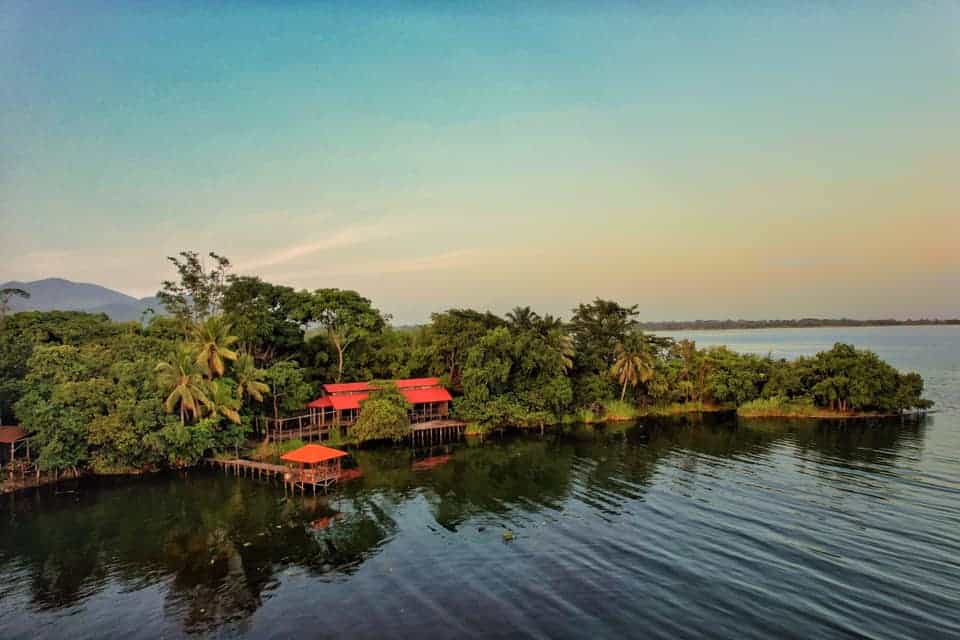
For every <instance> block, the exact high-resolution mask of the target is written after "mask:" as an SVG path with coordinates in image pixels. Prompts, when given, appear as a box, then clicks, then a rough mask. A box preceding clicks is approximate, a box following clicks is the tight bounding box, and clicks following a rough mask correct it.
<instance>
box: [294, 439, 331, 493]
mask: <svg viewBox="0 0 960 640" xmlns="http://www.w3.org/2000/svg"><path fill="white" fill-rule="evenodd" d="M346 455H347V453H346V451H340V450H339V449H332V448H330V447H325V446H323V445H320V444H307V445H304V446H302V447H300V448H299V449H295V450H293V451H291V452H289V453H285V454H283V455H282V456H280V459H281V460H283V461H284V462H287V463H289V464H288V466H289V467H290V471H289V472H288V473H287V476H286V477H285V478H284V480H285V482H287V483H289V484H290V485H292V486H293V489H294V491H296V489H297V487H300V492H301V493H303V492H304V491H306V487H307V486H312V487H313V492H314V493H316V492H317V486H318V485H319V486H321V487H323V488H324V489H326V488H327V487H329V486H330V485H331V484H333V483H335V482H336V481H337V479H338V478H339V477H340V472H341V461H342V459H343V458H344V457H345V456H346Z"/></svg>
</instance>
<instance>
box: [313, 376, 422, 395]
mask: <svg viewBox="0 0 960 640" xmlns="http://www.w3.org/2000/svg"><path fill="white" fill-rule="evenodd" d="M393 383H394V384H395V385H397V388H398V389H415V388H417V387H439V386H440V378H404V379H402V380H394V381H393ZM323 388H324V390H325V391H326V392H327V393H331V394H337V393H357V392H362V391H370V390H371V389H372V388H373V387H372V386H371V385H370V383H369V382H337V383H331V384H325V385H323Z"/></svg>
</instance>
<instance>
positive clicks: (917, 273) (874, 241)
mask: <svg viewBox="0 0 960 640" xmlns="http://www.w3.org/2000/svg"><path fill="white" fill-rule="evenodd" d="M515 4H517V3H513V2H505V3H502V4H501V3H490V2H473V3H464V4H457V5H456V6H454V5H453V4H450V3H446V2H430V3H427V2H424V3H417V4H410V5H407V6H406V7H404V6H402V5H401V3H399V2H383V3H361V2H341V3H326V4H321V3H312V2H286V3H285V2H263V3H255V2H210V3H198V2H184V3H161V2H159V1H154V2H138V3H129V4H124V3H120V2H109V3H89V2H87V3H85V2H79V3H62V4H47V3H43V2H37V1H35V0H31V1H29V2H22V3H20V2H9V1H7V2H4V3H2V4H0V78H3V80H2V82H0V118H2V120H0V145H2V146H0V223H2V229H0V234H2V235H0V254H2V260H0V281H3V280H7V279H36V278H42V277H49V276H61V277H66V278H70V279H73V280H80V281H90V282H97V283H99V284H103V285H106V286H110V287H114V288H117V289H120V290H122V291H125V292H128V293H132V294H134V295H149V294H152V293H153V292H154V291H156V288H157V285H158V283H159V281H160V280H161V279H162V278H164V277H168V276H169V275H170V272H169V270H168V269H167V266H166V264H165V262H164V256H166V255H170V254H172V253H175V252H177V251H178V250H180V249H184V248H192V249H196V250H199V251H208V250H211V249H212V250H217V251H219V252H221V253H224V254H226V255H227V256H229V257H230V258H231V259H232V260H233V261H234V263H235V264H236V270H237V271H239V272H242V273H256V274H259V275H261V276H262V277H264V278H266V279H268V280H270V281H274V282H279V283H285V284H290V285H293V286H296V287H307V288H317V287H331V286H336V287H346V288H354V289H357V290H359V291H360V292H361V293H363V294H364V295H366V296H368V297H370V298H372V299H373V300H374V301H375V302H376V303H377V304H378V305H379V306H380V307H381V308H383V309H384V310H385V311H387V312H389V313H392V314H393V315H394V317H395V320H396V321H398V322H412V321H419V320H423V319H425V318H426V317H427V315H428V314H429V312H431V311H436V310H440V309H443V308H446V307H449V306H471V307H476V308H491V309H493V310H495V311H498V312H502V311H505V310H507V309H509V308H510V307H512V306H513V305H515V304H521V303H523V304H531V305H532V306H534V307H535V308H538V309H540V310H541V311H545V312H553V313H559V314H562V315H567V314H568V311H569V309H570V307H571V306H573V305H574V304H575V303H576V302H578V301H585V300H589V299H591V298H593V297H595V296H602V297H611V298H615V299H618V300H621V301H623V302H627V303H639V304H640V306H641V310H642V316H643V317H644V318H645V319H651V320H652V319H666V318H677V319H692V318H718V317H747V318H769V317H799V316H811V315H813V316H840V315H846V316H853V317H876V316H884V317H887V316H895V317H907V316H915V317H916V316H921V315H926V316H958V315H960V295H958V293H957V292H958V291H960V3H957V2H942V3H938V2H923V3H920V2H917V3H903V2H900V3H890V4H889V5H884V3H880V2H871V3H861V2H850V3H829V4H828V3H814V4H812V5H811V4H808V3H794V2H784V3H782V4H771V3H762V4H760V3H729V4H717V3H710V4H707V3H704V4H702V5H701V4H696V3H689V2H682V3H676V4H671V3H666V2H650V3H627V2H623V3H603V2H599V3H598V2H583V3H581V4H575V3H561V2H553V3H543V4H539V3H519V4H520V5H521V6H515ZM800 4H803V5H804V8H799V7H798V6H797V5H800ZM867 5H869V6H870V7H871V8H870V9H869V10H864V9H863V8H862V7H864V6H867ZM203 7H205V8H203Z"/></svg>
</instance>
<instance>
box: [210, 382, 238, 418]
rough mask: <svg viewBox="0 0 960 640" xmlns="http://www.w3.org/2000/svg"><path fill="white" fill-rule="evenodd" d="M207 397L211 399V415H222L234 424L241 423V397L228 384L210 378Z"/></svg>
mask: <svg viewBox="0 0 960 640" xmlns="http://www.w3.org/2000/svg"><path fill="white" fill-rule="evenodd" d="M207 397H208V398H209V401H210V404H209V405H208V406H207V408H208V409H209V411H210V415H220V416H223V417H224V418H226V419H227V420H229V421H230V422H232V423H233V424H240V411H239V409H240V399H239V398H237V396H236V395H235V394H234V393H233V390H232V389H231V388H230V387H229V386H228V385H227V384H225V383H223V382H221V381H218V380H208V381H207Z"/></svg>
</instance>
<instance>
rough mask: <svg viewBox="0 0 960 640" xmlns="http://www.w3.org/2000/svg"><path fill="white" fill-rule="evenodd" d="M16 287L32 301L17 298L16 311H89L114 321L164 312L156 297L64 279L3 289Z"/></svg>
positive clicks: (13, 307) (13, 302) (14, 284)
mask: <svg viewBox="0 0 960 640" xmlns="http://www.w3.org/2000/svg"><path fill="white" fill-rule="evenodd" d="M8 287H15V288H17V289H23V290H24V291H27V292H29V293H30V297H29V298H26V299H24V298H21V297H19V296H13V297H12V298H11V299H10V308H11V310H12V311H14V312H17V311H52V310H54V309H57V310H60V311H88V312H90V313H105V314H107V315H108V316H109V317H110V318H111V319H113V320H117V321H119V322H123V321H126V320H139V319H140V317H141V314H142V313H143V312H144V310H146V309H147V308H152V309H153V310H154V311H155V312H157V313H160V311H161V309H162V308H163V307H162V305H161V304H160V301H159V300H157V298H156V297H155V296H150V297H148V298H140V299H137V298H134V297H133V296H128V295H127V294H125V293H120V292H119V291H114V290H113V289H108V288H106V287H101V286H100V285H98V284H90V283H87V282H71V281H70V280H64V279H63V278H46V279H44V280H35V281H33V282H6V283H4V284H0V289H5V288H8Z"/></svg>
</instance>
